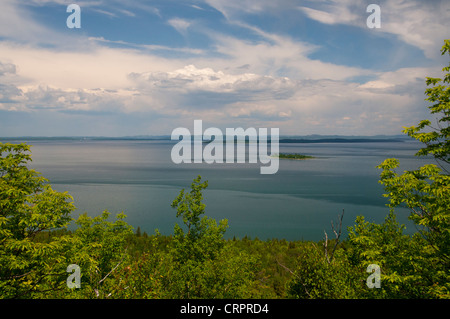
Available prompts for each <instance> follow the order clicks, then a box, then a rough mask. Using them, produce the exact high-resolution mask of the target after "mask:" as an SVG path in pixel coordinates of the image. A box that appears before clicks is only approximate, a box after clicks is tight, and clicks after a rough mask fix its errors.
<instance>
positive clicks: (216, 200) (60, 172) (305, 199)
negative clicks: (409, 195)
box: [30, 139, 431, 240]
mask: <svg viewBox="0 0 450 319" xmlns="http://www.w3.org/2000/svg"><path fill="white" fill-rule="evenodd" d="M30 144H31V145H33V146H32V158H33V162H32V164H31V167H32V168H34V169H36V170H37V171H39V172H41V173H42V174H43V176H45V177H46V178H48V179H49V180H50V183H51V184H52V187H53V188H54V189H55V190H58V191H68V192H69V194H71V195H72V196H73V198H74V201H75V206H76V207H77V211H76V212H75V213H74V214H73V217H74V218H76V217H77V216H78V215H79V214H80V213H83V212H87V213H88V215H90V216H96V215H99V214H100V213H101V212H102V211H103V210H105V209H107V210H109V211H110V212H111V213H112V215H115V214H117V213H119V212H121V211H124V213H125V214H126V215H127V216H128V217H127V219H126V221H127V222H128V223H129V224H131V225H132V226H133V227H134V228H135V229H136V228H137V227H138V226H140V228H141V230H142V231H146V232H147V233H148V234H153V233H154V230H155V229H156V228H157V229H159V231H160V232H161V233H162V234H167V235H169V234H172V233H173V226H174V224H175V223H179V224H182V221H181V220H178V219H177V218H176V211H175V210H174V209H172V208H171V207H170V204H171V203H172V201H173V199H174V198H175V197H176V196H177V195H178V193H179V192H180V190H181V189H182V188H185V189H189V188H190V185H191V183H192V180H193V179H194V178H195V177H196V176H197V175H201V176H202V180H208V182H209V187H208V188H207V189H206V190H205V191H204V198H205V199H204V202H205V204H206V215H207V216H209V217H212V218H215V219H216V220H220V219H224V218H226V219H228V222H229V228H228V230H227V232H226V238H232V237H233V236H236V237H237V238H242V237H244V236H249V237H251V238H254V237H258V238H259V239H269V238H280V239H281V238H285V239H288V240H301V239H304V240H320V239H322V238H323V237H324V230H326V231H327V233H328V235H329V236H330V237H332V234H333V232H332V230H331V226H330V225H331V224H330V223H331V221H336V220H337V218H338V215H339V214H340V213H342V211H343V210H345V215H344V221H343V226H344V230H346V227H347V226H351V225H353V224H354V221H355V218H356V216H358V215H364V216H365V217H366V219H367V220H369V221H373V222H377V223H381V222H383V220H384V218H385V217H386V215H387V214H388V213H389V209H388V208H387V207H386V203H387V199H386V198H384V197H383V196H382V194H383V192H384V191H383V187H382V185H380V184H379V183H378V180H379V174H380V172H381V171H380V170H379V169H377V168H375V166H377V165H379V164H380V163H381V162H382V161H383V160H384V159H386V158H390V157H395V158H398V159H399V160H400V162H401V165H402V166H401V170H404V169H413V168H417V167H418V166H420V165H423V164H425V163H427V162H431V160H430V159H428V160H426V159H421V158H417V157H415V156H414V154H415V152H416V151H417V150H418V149H419V148H420V147H421V144H420V143H417V142H415V141H407V142H372V143H318V144H315V143H308V144H302V143H288V144H280V152H282V153H301V154H305V155H312V156H315V157H316V158H314V159H308V160H289V159H281V160H280V164H279V165H280V166H279V170H278V172H277V173H276V174H273V175H261V174H260V166H261V164H260V163H258V164H246V163H244V164H230V163H228V164H226V163H224V164H217V163H215V164H206V163H202V164H186V163H184V164H178V165H177V164H174V163H173V162H172V161H171V157H170V152H171V149H172V147H173V145H174V144H175V143H174V142H172V141H168V140H166V141H163V140H54V139H52V140H45V139H43V140H33V141H30ZM396 212H397V216H398V220H399V221H400V222H401V223H405V224H406V225H407V230H410V231H414V230H415V229H414V227H413V226H412V224H411V223H410V222H409V221H408V219H407V216H408V214H409V213H408V211H407V210H406V209H397V210H396ZM345 233H346V231H344V234H345Z"/></svg>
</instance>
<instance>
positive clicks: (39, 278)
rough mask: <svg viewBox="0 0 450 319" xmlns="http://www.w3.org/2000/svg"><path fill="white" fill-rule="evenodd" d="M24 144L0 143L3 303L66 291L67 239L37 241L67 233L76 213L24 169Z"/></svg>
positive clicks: (0, 279)
mask: <svg viewBox="0 0 450 319" xmlns="http://www.w3.org/2000/svg"><path fill="white" fill-rule="evenodd" d="M29 151H30V146H28V145H26V144H8V143H6V144H3V143H0V297H2V298H30V297H34V296H44V295H45V294H46V293H48V292H50V291H54V290H60V289H63V288H64V285H65V278H67V272H66V267H67V265H68V263H67V262H66V259H65V256H66V254H65V251H66V250H67V249H68V247H70V245H71V240H70V238H69V237H68V236H61V237H57V238H54V239H52V240H51V241H49V242H39V241H36V240H34V239H35V237H36V236H37V235H38V234H39V233H41V232H44V231H48V230H53V229H58V228H63V227H66V226H67V225H68V223H69V222H70V220H71V218H70V213H71V212H72V211H73V210H74V209H75V207H74V205H73V203H72V200H73V199H72V197H71V196H70V195H68V194H67V193H66V192H64V193H61V192H57V191H54V190H53V189H52V188H51V186H50V185H49V184H48V183H47V182H48V180H47V179H45V178H44V177H42V176H40V174H39V173H38V172H36V171H35V170H33V169H28V167H27V166H26V164H27V163H28V162H29V161H31V156H30V155H29V154H27V152H29Z"/></svg>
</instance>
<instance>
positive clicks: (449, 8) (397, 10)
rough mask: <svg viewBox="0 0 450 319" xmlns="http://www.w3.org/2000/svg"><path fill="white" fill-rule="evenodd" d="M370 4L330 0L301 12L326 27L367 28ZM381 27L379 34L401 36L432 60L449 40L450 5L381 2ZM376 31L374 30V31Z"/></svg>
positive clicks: (415, 0)
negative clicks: (367, 9) (443, 43)
mask: <svg viewBox="0 0 450 319" xmlns="http://www.w3.org/2000/svg"><path fill="white" fill-rule="evenodd" d="M368 4H369V3H368V2H367V1H364V0H358V1H351V0H345V1H341V0H339V1H338V0H329V1H318V2H311V5H312V6H314V8H311V7H305V6H301V7H299V9H300V10H301V11H302V12H304V13H305V14H306V15H307V16H308V17H309V18H311V19H313V20H316V21H319V22H321V23H324V24H347V25H353V26H356V27H361V28H367V26H366V19H367V17H368V16H369V14H370V13H366V8H367V6H368ZM378 4H379V5H380V8H381V21H382V22H381V28H380V29H376V32H381V33H389V34H393V35H396V36H398V37H399V38H400V39H401V40H402V41H404V42H405V43H408V44H410V45H413V46H416V47H418V48H419V49H421V50H423V52H424V53H425V55H426V56H427V57H428V58H434V57H436V56H437V55H438V53H436V52H437V50H436V48H440V47H441V46H442V41H443V40H444V39H446V38H448V30H449V29H450V19H449V18H450V2H449V1H445V0H437V1H420V0H411V1H387V0H384V1H381V2H379V3H378ZM373 31H374V30H373Z"/></svg>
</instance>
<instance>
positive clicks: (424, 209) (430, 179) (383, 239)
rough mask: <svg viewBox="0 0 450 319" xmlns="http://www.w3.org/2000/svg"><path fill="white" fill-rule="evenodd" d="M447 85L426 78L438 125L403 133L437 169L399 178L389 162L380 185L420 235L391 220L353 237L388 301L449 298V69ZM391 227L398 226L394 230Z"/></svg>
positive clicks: (447, 48)
mask: <svg viewBox="0 0 450 319" xmlns="http://www.w3.org/2000/svg"><path fill="white" fill-rule="evenodd" d="M441 53H442V55H444V54H446V53H447V54H449V55H450V41H449V40H445V41H444V46H443V47H442V49H441ZM442 70H443V71H444V72H446V74H445V75H444V78H443V79H439V78H427V79H426V84H427V85H428V86H432V87H430V88H428V89H427V90H426V91H425V94H426V95H427V96H428V98H426V100H427V101H429V102H432V103H434V104H433V105H431V106H430V107H429V109H430V111H431V114H435V115H436V116H438V118H437V121H436V125H434V126H433V125H432V124H431V121H430V120H423V121H420V123H419V124H418V125H417V126H412V127H406V128H405V129H404V131H403V132H404V133H406V134H408V135H409V136H411V137H413V138H414V139H416V140H418V141H421V142H423V143H424V144H425V145H426V146H425V147H424V148H422V149H420V150H419V152H418V153H417V154H416V155H418V156H426V155H431V156H432V157H433V158H434V159H435V160H436V162H437V165H434V164H428V165H424V166H422V167H420V168H418V169H416V170H412V171H404V172H403V173H402V174H399V173H397V172H396V169H397V168H398V167H399V165H400V162H399V161H398V160H397V159H395V158H390V159H386V160H385V161H384V162H383V163H382V164H380V165H379V166H378V168H380V169H382V170H383V171H382V173H381V179H380V183H381V184H383V185H384V187H385V190H386V192H387V193H386V194H385V195H384V196H386V197H388V198H389V207H390V208H391V214H393V212H394V209H395V208H396V207H406V208H408V209H409V210H410V212H411V213H410V216H409V218H410V219H411V220H412V221H413V222H414V223H415V225H416V227H417V229H418V232H417V233H415V234H413V235H412V236H404V235H403V234H402V229H401V228H398V227H397V228H396V225H395V223H393V216H392V215H391V216H390V217H389V219H388V220H387V221H386V222H385V224H383V225H380V226H377V225H374V224H368V223H365V222H364V220H362V219H360V220H357V225H356V226H355V228H353V229H352V230H351V231H350V233H351V235H350V241H351V242H352V244H354V247H356V251H357V252H358V254H359V258H361V259H360V260H364V262H365V263H368V262H369V263H371V262H374V263H377V262H378V263H380V266H382V267H383V268H382V275H383V276H382V279H383V278H384V281H383V282H384V283H385V285H384V286H385V287H386V288H387V289H386V290H385V296H387V297H394V298H398V297H421V298H423V297H426V298H449V297H450V176H449V170H448V168H449V167H448V164H449V158H450V147H449V146H450V141H449V132H450V128H449V121H450V86H449V85H446V84H449V83H450V65H449V66H447V67H444V68H443V69H442ZM392 226H395V227H394V228H393V227H392Z"/></svg>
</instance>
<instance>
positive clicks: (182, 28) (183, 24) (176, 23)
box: [167, 18, 192, 34]
mask: <svg viewBox="0 0 450 319" xmlns="http://www.w3.org/2000/svg"><path fill="white" fill-rule="evenodd" d="M167 23H168V24H169V25H170V26H172V27H173V28H174V29H175V30H177V31H178V32H179V33H181V34H185V33H186V31H187V29H188V28H189V27H190V26H191V24H192V22H190V21H187V20H185V19H180V18H173V19H170V20H168V21H167Z"/></svg>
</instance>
